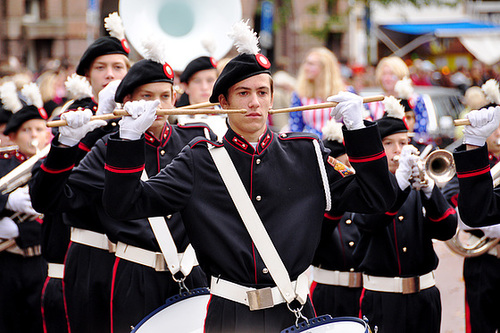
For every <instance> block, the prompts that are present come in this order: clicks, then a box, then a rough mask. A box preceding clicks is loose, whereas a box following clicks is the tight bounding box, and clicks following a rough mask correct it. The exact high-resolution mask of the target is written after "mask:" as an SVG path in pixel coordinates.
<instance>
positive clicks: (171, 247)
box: [141, 170, 196, 277]
mask: <svg viewBox="0 0 500 333" xmlns="http://www.w3.org/2000/svg"><path fill="white" fill-rule="evenodd" d="M147 179H148V175H147V174H146V170H143V172H142V175H141V180H143V181H146V180H147ZM148 220H149V224H150V225H151V229H152V230H153V234H154V235H155V237H156V241H157V242H158V245H159V246H160V250H161V253H162V254H163V257H164V258H165V262H166V263H167V267H168V270H169V271H170V273H172V275H175V274H176V273H178V272H179V271H181V272H182V274H184V276H185V277H186V276H188V275H189V273H191V270H192V269H193V267H194V266H195V264H196V253H195V252H194V249H193V247H192V246H191V244H189V245H188V246H187V248H186V251H184V255H183V256H182V258H181V259H180V260H179V257H178V255H177V246H176V245H175V242H174V238H173V237H172V233H171V232H170V230H169V229H168V225H167V222H166V221H165V218H164V217H163V216H155V217H149V218H148Z"/></svg>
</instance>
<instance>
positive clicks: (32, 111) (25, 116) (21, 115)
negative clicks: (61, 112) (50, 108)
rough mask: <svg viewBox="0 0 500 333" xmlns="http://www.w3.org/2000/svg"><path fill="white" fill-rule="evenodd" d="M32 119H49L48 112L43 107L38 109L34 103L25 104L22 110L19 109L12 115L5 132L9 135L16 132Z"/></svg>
mask: <svg viewBox="0 0 500 333" xmlns="http://www.w3.org/2000/svg"><path fill="white" fill-rule="evenodd" d="M32 119H43V120H46V119H47V113H46V112H45V110H44V109H43V108H41V109H38V108H37V107H36V106H34V105H27V106H24V107H23V108H22V109H21V110H19V111H17V112H16V113H14V114H13V115H12V117H10V119H9V121H8V122H7V126H5V130H4V131H3V134H5V135H9V133H12V132H16V131H17V130H18V129H19V127H21V125H22V124H24V123H25V122H27V121H28V120H32Z"/></svg>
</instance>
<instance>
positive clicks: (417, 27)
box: [380, 21, 500, 37]
mask: <svg viewBox="0 0 500 333" xmlns="http://www.w3.org/2000/svg"><path fill="white" fill-rule="evenodd" d="M380 27H381V28H384V29H388V30H392V31H396V32H400V33H404V34H409V35H425V34H431V33H433V34H435V35H436V36H449V37H452V36H455V37H458V36H459V35H462V34H488V33H500V25H496V24H493V23H489V22H479V21H476V22H474V21H462V22H447V23H400V24H385V25H381V26H380Z"/></svg>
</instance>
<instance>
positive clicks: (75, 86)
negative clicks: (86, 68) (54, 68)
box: [64, 73, 92, 99]
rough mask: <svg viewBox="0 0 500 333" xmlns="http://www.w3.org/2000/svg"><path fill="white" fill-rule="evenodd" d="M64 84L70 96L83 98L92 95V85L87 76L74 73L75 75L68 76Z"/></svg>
mask: <svg viewBox="0 0 500 333" xmlns="http://www.w3.org/2000/svg"><path fill="white" fill-rule="evenodd" d="M64 86H65V87H66V91H67V93H68V97H69V98H72V99H83V98H87V97H92V87H91V85H90V83H89V81H87V79H86V78H85V76H81V75H78V74H76V73H73V75H71V76H68V77H67V78H66V82H64Z"/></svg>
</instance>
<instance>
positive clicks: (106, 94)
mask: <svg viewBox="0 0 500 333" xmlns="http://www.w3.org/2000/svg"><path fill="white" fill-rule="evenodd" d="M105 27H106V29H107V30H108V31H109V33H110V35H111V36H104V37H100V38H98V39H97V40H95V41H94V42H93V43H92V44H91V45H90V46H89V47H88V48H87V50H86V51H85V52H84V54H83V55H82V57H81V59H80V62H79V63H78V66H77V68H76V74H78V75H79V76H81V77H85V78H86V79H87V81H88V83H89V84H90V86H91V95H93V97H90V96H89V92H88V91H87V92H86V93H85V94H84V95H85V96H84V95H81V96H79V98H75V100H73V101H71V102H70V105H68V106H67V107H66V110H67V112H66V113H65V114H63V115H61V118H63V119H64V118H65V117H67V116H68V115H69V114H74V111H75V110H79V109H86V110H89V111H88V112H90V113H91V114H93V113H105V112H112V111H113V109H114V105H115V104H114V100H113V99H114V91H115V90H116V87H117V86H118V84H117V83H119V82H115V80H118V79H122V78H123V76H124V75H125V74H126V73H127V70H128V68H129V67H130V63H129V61H128V58H127V57H128V53H129V48H128V44H127V41H126V40H125V38H124V31H123V26H122V25H121V19H120V18H119V16H118V15H117V14H116V13H113V14H111V15H110V16H109V17H107V18H106V19H105ZM79 79H81V78H78V77H75V76H73V79H72V80H70V82H68V81H67V82H66V83H69V84H70V85H71V84H73V83H71V82H72V81H73V82H74V83H75V84H76V83H77V81H78V80H79ZM110 83H111V84H110ZM80 84H81V83H80ZM105 87H106V88H107V89H104V88H105ZM87 89H88V88H87ZM69 90H71V89H69ZM99 101H100V102H101V103H100V105H99V107H98V105H97V102H99ZM70 111H73V113H69V112H70ZM70 117H72V116H70ZM104 125H105V126H104ZM116 128H117V126H116V121H109V122H108V123H106V122H102V121H99V122H93V123H92V124H90V125H87V126H86V127H85V128H84V129H80V133H78V134H79V135H78V138H79V140H78V142H75V140H76V139H75V138H76V136H74V135H73V133H70V135H69V136H68V135H67V133H68V130H67V129H62V130H63V131H64V132H66V135H65V134H64V133H62V134H61V133H58V132H57V131H56V132H55V136H56V138H57V137H58V139H57V140H56V142H57V143H55V142H53V146H54V145H58V144H59V143H62V144H67V145H70V146H73V145H76V147H75V148H74V149H73V150H72V153H73V152H74V153H75V155H73V154H69V153H68V154H67V155H65V156H71V157H68V159H69V160H71V164H75V165H76V164H78V163H79V161H80V160H81V159H82V158H83V157H84V156H85V155H86V154H87V153H88V152H89V151H90V149H91V148H92V146H93V145H94V144H95V142H96V141H97V140H98V139H100V138H101V137H102V136H103V135H105V134H107V133H110V132H114V131H115V130H116ZM51 150H54V148H52V149H51ZM51 171H52V170H49V171H44V170H34V174H36V173H42V174H43V173H44V172H51ZM36 177H37V176H36V175H34V177H33V181H34V182H35V184H36ZM35 184H33V185H32V187H35ZM39 193H40V192H39V191H31V195H32V198H33V201H34V202H36V201H37V199H38V196H39ZM51 195H52V194H49V195H47V198H44V199H48V197H50V196H51ZM89 204H90V202H89ZM42 206H43V205H42ZM47 208H48V206H47V207H44V208H43V209H42V208H40V209H41V210H44V212H45V213H46V214H47V215H49V216H50V227H49V226H47V227H46V229H45V231H46V232H44V239H46V242H45V244H46V246H45V247H44V249H45V252H46V253H47V254H48V255H49V256H50V257H51V260H54V262H52V263H54V264H61V262H60V259H61V258H64V264H65V265H64V268H63V269H64V272H63V274H58V275H59V276H62V275H63V276H64V277H63V285H64V288H63V289H64V290H63V292H64V302H65V306H66V307H65V309H66V315H67V318H68V321H69V325H68V330H69V331H71V332H88V331H92V332H108V331H109V325H110V319H109V317H110V312H109V302H110V294H111V277H112V267H113V264H114V255H113V254H112V253H110V252H109V250H112V249H113V246H112V245H111V246H109V245H108V240H107V237H106V235H105V234H104V230H103V229H102V227H101V226H100V225H99V223H97V222H94V221H96V220H98V217H97V213H96V212H95V210H92V209H85V208H83V209H75V210H66V211H65V212H64V214H63V215H62V221H63V222H64V223H65V224H66V225H68V226H70V227H74V228H75V229H74V230H73V231H72V239H71V240H72V242H71V243H70V246H69V248H67V249H68V252H67V254H66V253H63V252H62V251H63V250H64V246H63V244H64V243H66V242H67V241H68V239H67V229H66V228H64V226H63V225H61V213H62V211H57V210H51V211H49V210H48V209H47ZM51 239H59V240H60V242H59V243H54V242H53V241H50V240H51ZM57 244H59V245H57ZM103 248H105V250H103ZM49 252H50V253H51V254H49ZM65 252H66V251H65ZM56 253H57V254H56ZM54 267H56V266H54ZM59 267H60V266H59ZM49 282H50V281H49ZM52 283H57V282H56V281H55V280H54V281H52ZM48 286H50V285H48ZM47 296H48V297H49V299H47V300H46V301H47V302H46V304H51V303H49V301H50V297H56V296H55V294H48V295H47ZM51 318H52V317H50V316H47V317H45V318H44V319H45V320H46V321H47V320H48V321H49V323H48V325H49V326H48V329H50V326H51V325H50V322H51ZM52 319H54V320H55V321H54V322H53V323H54V325H59V324H60V322H59V321H57V319H56V318H52ZM56 330H57V328H56ZM59 332H61V331H59Z"/></svg>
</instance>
